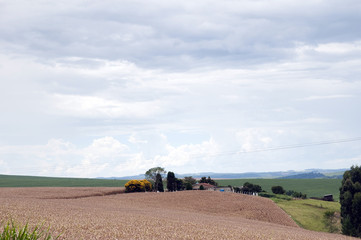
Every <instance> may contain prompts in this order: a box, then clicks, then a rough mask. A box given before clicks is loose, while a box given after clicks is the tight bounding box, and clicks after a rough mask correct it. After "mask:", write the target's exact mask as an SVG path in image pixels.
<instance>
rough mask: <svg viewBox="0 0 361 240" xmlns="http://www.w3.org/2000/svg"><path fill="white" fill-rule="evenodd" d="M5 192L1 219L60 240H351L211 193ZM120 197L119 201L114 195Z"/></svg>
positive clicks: (0, 195)
mask: <svg viewBox="0 0 361 240" xmlns="http://www.w3.org/2000/svg"><path fill="white" fill-rule="evenodd" d="M118 192H120V190H119V189H118V188H0V217H1V221H2V223H4V221H7V220H8V219H14V220H16V221H17V222H20V223H24V222H29V223H31V224H38V223H41V222H45V223H46V224H49V225H50V226H51V231H52V232H53V233H54V234H58V233H62V235H61V238H60V239H351V238H347V237H345V236H342V235H337V234H327V233H320V232H313V231H307V230H304V229H302V228H300V227H298V226H297V225H296V224H295V223H294V222H293V221H292V219H291V218H290V217H289V216H288V215H287V214H285V213H284V212H283V211H282V210H281V209H280V208H278V207H277V206H276V205H275V204H274V203H273V202H272V201H271V200H269V199H266V198H261V197H256V196H248V195H241V194H234V193H220V192H208V191H184V192H175V193H132V194H116V193H118ZM115 194H116V195H115Z"/></svg>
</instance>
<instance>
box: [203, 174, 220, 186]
mask: <svg viewBox="0 0 361 240" xmlns="http://www.w3.org/2000/svg"><path fill="white" fill-rule="evenodd" d="M199 182H200V183H208V184H211V185H213V186H217V185H218V184H217V183H216V181H214V180H213V179H211V177H209V176H208V178H206V177H202V178H201V180H199Z"/></svg>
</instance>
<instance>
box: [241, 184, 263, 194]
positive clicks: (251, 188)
mask: <svg viewBox="0 0 361 240" xmlns="http://www.w3.org/2000/svg"><path fill="white" fill-rule="evenodd" d="M242 191H243V192H262V187H261V186H260V185H257V184H252V183H249V182H245V183H244V184H243V188H242Z"/></svg>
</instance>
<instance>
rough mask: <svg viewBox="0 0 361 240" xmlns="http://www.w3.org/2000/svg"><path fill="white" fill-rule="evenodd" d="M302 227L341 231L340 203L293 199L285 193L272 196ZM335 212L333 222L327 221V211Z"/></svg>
mask: <svg viewBox="0 0 361 240" xmlns="http://www.w3.org/2000/svg"><path fill="white" fill-rule="evenodd" d="M271 199H272V200H273V201H274V202H275V203H276V204H277V205H278V206H279V207H280V208H282V209H283V210H284V211H285V212H286V213H287V214H288V215H290V216H291V217H292V219H293V220H294V221H295V222H296V223H297V224H298V225H299V226H301V227H303V228H305V229H308V230H313V231H320V232H340V229H341V223H340V219H339V217H340V207H341V206H340V203H339V202H326V201H321V200H314V199H291V198H290V197H288V196H285V195H276V197H274V198H271ZM326 212H332V213H335V215H333V217H332V224H330V222H327V221H325V213H326Z"/></svg>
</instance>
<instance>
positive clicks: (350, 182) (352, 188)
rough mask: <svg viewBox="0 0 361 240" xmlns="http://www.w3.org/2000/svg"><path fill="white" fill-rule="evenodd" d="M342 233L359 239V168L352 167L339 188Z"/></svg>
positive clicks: (360, 170) (360, 191)
mask: <svg viewBox="0 0 361 240" xmlns="http://www.w3.org/2000/svg"><path fill="white" fill-rule="evenodd" d="M340 203H341V223H342V233H343V234H345V235H350V236H354V237H361V168H360V167H358V166H352V167H351V170H349V171H346V172H345V173H344V175H343V179H342V185H341V187H340Z"/></svg>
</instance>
